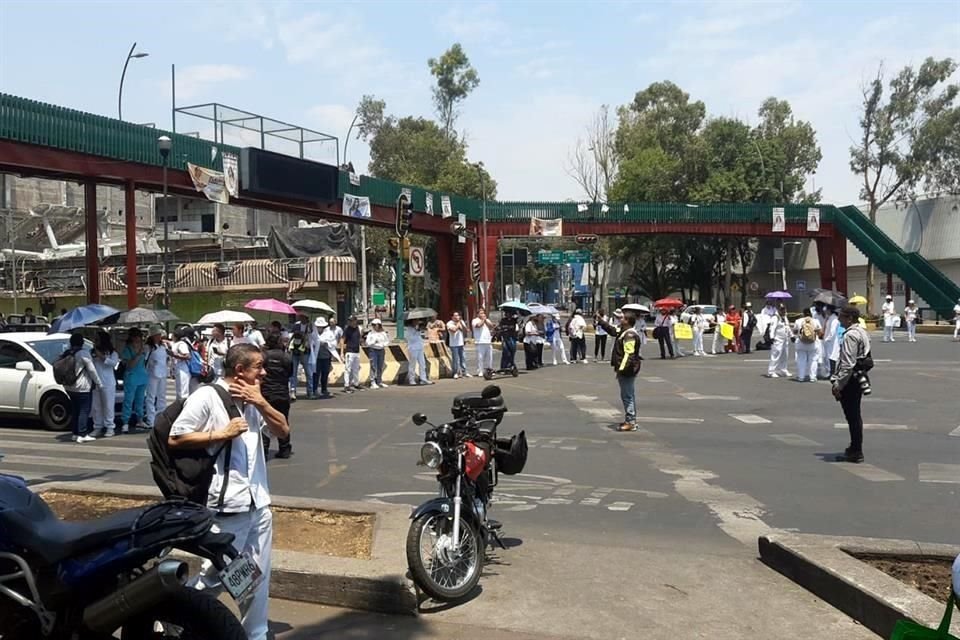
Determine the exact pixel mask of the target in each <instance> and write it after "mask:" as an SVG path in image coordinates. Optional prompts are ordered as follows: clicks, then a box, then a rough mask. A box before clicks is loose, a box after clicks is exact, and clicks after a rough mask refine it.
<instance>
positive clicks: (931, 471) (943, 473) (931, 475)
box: [919, 462, 960, 484]
mask: <svg viewBox="0 0 960 640" xmlns="http://www.w3.org/2000/svg"><path fill="white" fill-rule="evenodd" d="M919 471H920V482H942V483H947V484H960V464H938V463H935V462H921V463H920V465H919Z"/></svg>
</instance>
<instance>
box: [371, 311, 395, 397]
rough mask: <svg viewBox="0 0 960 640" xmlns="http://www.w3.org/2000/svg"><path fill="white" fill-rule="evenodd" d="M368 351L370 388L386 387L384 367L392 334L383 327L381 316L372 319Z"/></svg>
mask: <svg viewBox="0 0 960 640" xmlns="http://www.w3.org/2000/svg"><path fill="white" fill-rule="evenodd" d="M366 343H367V352H368V353H369V354H370V388H371V389H386V388H387V385H385V384H384V383H383V367H384V363H385V362H386V353H387V347H389V346H390V334H388V333H387V332H386V331H385V330H384V328H383V322H382V321H381V320H380V318H374V319H373V320H371V321H370V331H368V332H367V338H366Z"/></svg>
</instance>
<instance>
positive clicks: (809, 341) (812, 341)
mask: <svg viewBox="0 0 960 640" xmlns="http://www.w3.org/2000/svg"><path fill="white" fill-rule="evenodd" d="M793 332H794V334H795V335H796V358H797V380H798V381H799V382H816V381H817V365H818V364H819V360H818V357H819V354H820V352H821V350H822V349H821V347H820V346H818V343H819V342H820V336H822V335H823V325H822V324H820V321H819V320H817V319H816V318H814V317H813V313H812V312H811V311H810V309H804V310H803V317H802V318H798V319H797V321H796V322H795V323H794V325H793Z"/></svg>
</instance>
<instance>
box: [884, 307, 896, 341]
mask: <svg viewBox="0 0 960 640" xmlns="http://www.w3.org/2000/svg"><path fill="white" fill-rule="evenodd" d="M881 310H882V311H883V341H884V342H896V340H894V339H893V328H894V325H895V324H896V321H897V320H896V318H897V307H896V305H895V304H893V296H887V301H886V302H884V303H883V307H881Z"/></svg>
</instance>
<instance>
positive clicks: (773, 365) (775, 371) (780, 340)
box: [767, 303, 793, 378]
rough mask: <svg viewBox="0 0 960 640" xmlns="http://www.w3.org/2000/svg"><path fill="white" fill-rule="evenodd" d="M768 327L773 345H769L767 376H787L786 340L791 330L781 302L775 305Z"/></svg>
mask: <svg viewBox="0 0 960 640" xmlns="http://www.w3.org/2000/svg"><path fill="white" fill-rule="evenodd" d="M768 329H769V333H770V337H771V338H772V339H773V345H772V346H771V347H770V365H769V366H768V367H767V377H768V378H779V377H784V378H789V377H790V370H789V369H787V359H788V357H789V356H788V350H787V344H788V340H790V339H791V338H793V331H791V330H790V324H789V323H788V322H787V309H786V307H785V306H784V305H783V303H781V304H779V305H778V306H777V314H776V315H775V316H773V317H772V318H771V319H770V323H769V325H768Z"/></svg>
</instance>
